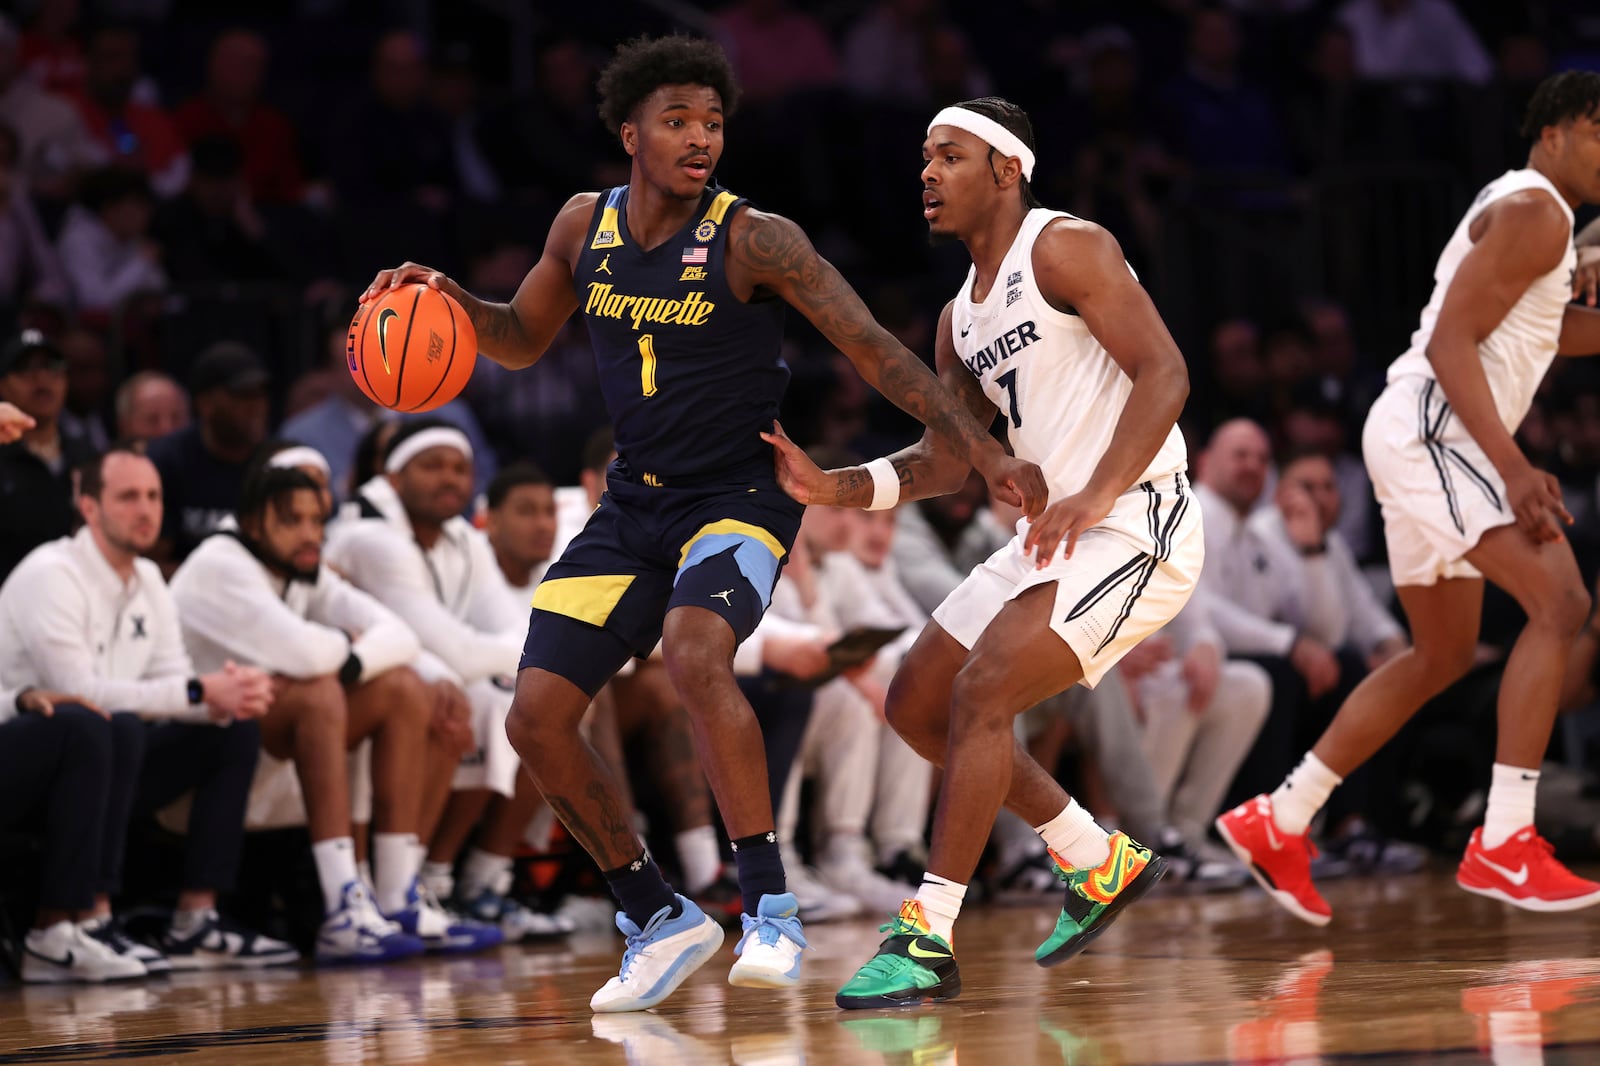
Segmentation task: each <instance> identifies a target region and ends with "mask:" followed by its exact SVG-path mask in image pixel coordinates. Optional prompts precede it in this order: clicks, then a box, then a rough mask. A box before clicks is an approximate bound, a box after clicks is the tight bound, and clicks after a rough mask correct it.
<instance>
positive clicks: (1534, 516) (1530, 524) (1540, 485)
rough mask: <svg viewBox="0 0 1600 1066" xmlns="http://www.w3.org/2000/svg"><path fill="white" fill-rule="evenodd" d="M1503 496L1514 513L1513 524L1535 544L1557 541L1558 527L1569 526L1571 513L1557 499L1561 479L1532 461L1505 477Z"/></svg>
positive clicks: (1560, 535) (1560, 536) (1559, 535)
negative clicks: (1508, 501) (1536, 465)
mask: <svg viewBox="0 0 1600 1066" xmlns="http://www.w3.org/2000/svg"><path fill="white" fill-rule="evenodd" d="M1506 497H1507V499H1509V500H1510V501H1511V511H1512V513H1513V514H1515V515H1516V516H1517V527H1518V528H1519V529H1521V530H1522V531H1523V532H1524V533H1526V534H1527V535H1528V539H1529V540H1532V541H1533V542H1534V543H1535V544H1547V543H1550V542H1552V541H1558V540H1561V539H1562V538H1563V534H1562V532H1561V527H1562V526H1563V525H1568V526H1570V525H1572V515H1571V514H1570V513H1569V512H1568V511H1567V505H1566V503H1565V502H1563V500H1562V499H1561V482H1559V481H1557V480H1556V476H1555V475H1554V474H1550V473H1546V472H1545V471H1543V470H1540V469H1538V468H1537V467H1535V466H1534V465H1533V464H1532V463H1527V462H1524V463H1523V464H1522V466H1521V468H1520V469H1518V470H1515V471H1513V472H1512V473H1511V476H1509V477H1507V478H1506Z"/></svg>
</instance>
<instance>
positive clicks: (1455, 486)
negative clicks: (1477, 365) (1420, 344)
mask: <svg viewBox="0 0 1600 1066" xmlns="http://www.w3.org/2000/svg"><path fill="white" fill-rule="evenodd" d="M1361 453H1362V457H1363V458H1364V459H1365V460H1366V463H1367V474H1368V475H1369V476H1370V477H1371V478H1372V488H1373V491H1374V492H1375V493H1376V494H1377V497H1378V503H1379V505H1380V506H1381V507H1382V508H1383V535H1384V540H1385V541H1386V542H1387V543H1388V545H1389V572H1390V573H1391V574H1392V575H1393V576H1394V583H1395V584H1396V585H1397V586H1398V585H1432V584H1434V583H1436V582H1437V581H1439V579H1440V578H1452V577H1478V576H1480V575H1479V573H1478V570H1477V568H1476V567H1474V566H1473V565H1472V564H1471V563H1469V562H1467V560H1466V559H1465V558H1464V557H1465V555H1466V554H1467V552H1469V551H1471V550H1472V549H1473V548H1475V547H1477V545H1478V541H1479V540H1481V539H1482V538H1483V535H1484V534H1485V533H1487V532H1488V531H1489V530H1491V529H1494V528H1496V527H1498V526H1503V525H1507V524H1509V523H1511V522H1515V521H1516V515H1514V514H1513V513H1512V511H1511V505H1510V504H1509V503H1508V502H1507V501H1506V487H1505V483H1504V482H1502V481H1501V480H1500V475H1499V474H1498V473H1497V472H1496V471H1495V468H1494V464H1492V463H1490V462H1489V458H1488V456H1486V455H1484V454H1483V449H1482V448H1480V447H1478V444H1477V442H1476V441H1474V440H1473V439H1472V438H1471V437H1470V436H1469V435H1468V434H1467V431H1466V430H1465V429H1464V428H1463V427H1462V425H1461V421H1460V419H1458V418H1456V416H1455V412H1454V411H1453V410H1451V407H1450V405H1449V403H1447V402H1446V401H1445V398H1444V390H1443V389H1442V388H1440V387H1439V383H1438V382H1437V381H1434V380H1433V379H1432V378H1426V377H1421V376H1407V377H1403V378H1399V379H1398V380H1396V381H1393V382H1391V383H1390V384H1389V385H1388V387H1387V388H1385V389H1384V390H1383V393H1382V394H1381V395H1380V396H1379V397H1378V399H1377V401H1376V402H1375V403H1374V404H1373V405H1372V410H1371V411H1369V412H1368V413H1367V423H1366V427H1365V428H1364V429H1363V430H1362V433H1361Z"/></svg>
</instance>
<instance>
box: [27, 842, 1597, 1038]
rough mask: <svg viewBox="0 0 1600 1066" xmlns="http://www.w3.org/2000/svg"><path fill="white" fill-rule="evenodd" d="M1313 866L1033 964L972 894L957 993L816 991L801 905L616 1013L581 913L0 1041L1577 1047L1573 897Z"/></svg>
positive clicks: (819, 951) (281, 974)
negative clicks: (600, 1008) (854, 1006)
mask: <svg viewBox="0 0 1600 1066" xmlns="http://www.w3.org/2000/svg"><path fill="white" fill-rule="evenodd" d="M1589 873H1590V874H1591V875H1592V873H1593V872H1592V871H1589ZM1327 889H1328V891H1327V896H1328V899H1329V902H1330V903H1332V905H1333V907H1334V921H1333V924H1332V925H1330V926H1329V927H1328V928H1327V929H1325V930H1318V929H1313V928H1311V927H1310V926H1307V925H1303V924H1301V923H1300V922H1298V921H1296V920H1294V919H1293V918H1291V917H1289V916H1288V915H1286V914H1283V913H1281V912H1280V911H1279V910H1278V909H1277V908H1276V907H1274V906H1272V905H1271V904H1270V903H1268V902H1267V900H1266V899H1265V898H1264V897H1263V896H1262V895H1261V894H1260V893H1259V892H1256V891H1255V890H1253V889H1252V890H1249V891H1246V892H1242V893H1238V894H1234V895H1229V896H1221V897H1196V896H1179V895H1168V896H1164V897H1161V898H1153V899H1149V900H1146V901H1144V902H1143V903H1141V904H1139V905H1138V906H1137V907H1135V908H1134V909H1133V910H1131V911H1129V913H1128V914H1127V915H1126V916H1125V917H1124V918H1123V919H1122V920H1121V922H1120V923H1119V924H1118V925H1117V926H1116V927H1115V928H1114V929H1112V930H1111V931H1110V932H1108V933H1107V934H1106V935H1105V936H1104V937H1103V938H1102V939H1101V940H1100V941H1099V942H1098V944H1097V945H1096V947H1095V948H1094V949H1092V950H1091V951H1090V952H1088V953H1086V954H1085V955H1083V956H1082V957H1080V958H1078V959H1075V960H1073V961H1072V962H1069V963H1067V964H1066V965H1064V966H1061V967H1059V968H1057V969H1054V970H1041V969H1039V968H1038V967H1037V966H1035V965H1034V963H1033V948H1034V946H1035V945H1036V944H1037V943H1038V942H1039V940H1041V939H1042V938H1043V937H1044V935H1045V934H1046V933H1047V932H1048V930H1049V927H1050V924H1051V922H1052V921H1053V920H1054V915H1053V913H1051V912H1050V911H1048V910H1047V909H1045V908H1042V907H1041V908H1037V909H1016V908H1011V909H1003V908H982V909H977V910H974V911H972V912H971V913H970V914H968V915H966V916H964V917H963V918H962V919H961V921H960V923H959V925H958V926H957V930H956V953H957V958H958V959H959V960H960V961H961V971H962V981H963V985H964V992H963V994H962V996H961V997H960V998H959V999H958V1000H956V1001H954V1002H952V1003H948V1004H942V1005H937V1006H928V1007H923V1008H920V1009H917V1010H913V1011H907V1012H899V1013H892V1012H884V1011H870V1012H868V1011H862V1012H844V1011H840V1010H837V1009H836V1008H835V1007H834V1005H833V992H834V990H835V989H836V988H837V987H838V985H839V984H840V983H842V982H843V981H844V980H845V978H847V977H848V976H849V975H850V973H851V972H853V970H854V969H855V967H856V966H858V965H859V964H860V963H861V962H862V961H863V960H864V959H865V958H866V957H867V955H868V954H869V953H870V950H871V947H872V946H873V945H874V944H876V943H877V940H878V939H879V935H880V934H879V933H878V932H877V930H876V928H875V924H874V923H871V922H865V921H857V922H849V923H843V924H837V925H824V926H815V927H813V928H811V929H808V930H807V933H808V936H809V937H810V939H811V945H812V948H813V950H812V951H811V952H809V953H808V958H807V963H806V966H807V969H806V977H805V982H804V984H803V986H802V987H801V988H800V989H798V990H795V991H793V992H787V993H770V992H758V991H754V990H747V989H735V988H729V987H728V986H727V984H726V983H725V979H726V974H727V969H728V966H729V965H730V964H731V962H732V960H733V955H732V951H731V948H730V947H724V948H723V951H722V954H721V955H720V956H719V957H718V959H717V960H716V961H714V962H712V963H711V964H709V965H708V966H706V967H705V968H704V969H702V970H701V971H700V972H699V973H698V974H696V975H695V976H694V977H693V978H691V979H690V981H689V983H688V984H687V985H685V986H684V987H683V988H682V989H680V990H679V991H678V993H677V994H676V995H675V996H674V997H673V998H672V999H670V1000H668V1001H667V1003H666V1004H664V1005H663V1006H661V1007H659V1008H657V1009H656V1010H655V1011H654V1012H650V1013H646V1014H637V1015H606V1016H595V1015H592V1014H591V1013H590V1011H589V1008H588V999H589V995H590V993H592V992H593V991H594V990H595V989H596V988H597V987H599V986H600V985H601V984H602V983H604V981H605V980H606V978H607V977H608V976H610V975H611V974H612V973H614V972H615V969H616V965H617V960H618V958H619V957H620V953H621V950H622V944H621V939H620V938H618V937H612V936H601V935H588V936H584V937H579V938H576V939H574V940H572V941H569V942H568V943H566V944H565V945H562V946H554V947H527V948H504V949H501V950H500V951H499V952H498V953H495V954H490V955H485V956H478V957H473V958H467V959H455V960H444V959H435V960H428V961H424V962H421V963H417V964H409V965H398V966H390V967H381V968H378V967H372V968H365V969H350V970H313V969H310V968H303V969H297V968H289V969H282V970H273V971H265V972H261V973H256V974H242V975H241V974H226V975H219V974H185V975H179V976H175V977H171V978H166V979H153V980H149V981H145V982H141V983H137V984H127V985H120V986H116V985H112V986H101V987H85V986H76V987H65V986H63V987H35V986H30V987H20V986H17V985H15V984H5V985H0V1064H3V1063H63V1062H107V1061H112V1060H128V1059H132V1060H135V1061H139V1062H183V1063H196V1064H198V1063H230V1064H231V1063H238V1064H241V1066H246V1064H267V1063H271V1064H276V1066H284V1064H290V1063H318V1064H326V1066H342V1064H355V1063H489V1062H496V1063H498V1062H528V1063H548V1064H562V1066H566V1064H573V1066H589V1064H610V1066H623V1064H629V1066H673V1064H678V1063H685V1064H695V1066H699V1064H723V1063H735V1064H739V1066H753V1064H760V1066H781V1064H791V1063H794V1064H798V1063H809V1064H830V1066H831V1064H835V1063H838V1064H847V1066H853V1064H860V1066H868V1064H870V1066H879V1064H884V1066H898V1064H917V1066H933V1064H938V1066H944V1064H957V1063H960V1064H963V1066H973V1064H979V1066H988V1064H997V1066H1058V1064H1072V1066H1077V1064H1099V1063H1180V1062H1183V1063H1188V1062H1200V1063H1210V1062H1241V1063H1270V1062H1295V1063H1315V1062H1347V1061H1359V1062H1364V1063H1366V1062H1388V1061H1418V1060H1421V1059H1436V1060H1444V1061H1449V1062H1454V1063H1467V1062H1492V1063H1495V1064H1496V1066H1510V1064H1516V1066H1534V1064H1539V1063H1552V1064H1553V1063H1568V1062H1571V1063H1600V958H1597V957H1596V956H1597V954H1600V952H1597V950H1596V949H1597V948H1600V923H1597V920H1596V913H1595V912H1593V911H1579V912H1576V913H1573V914H1556V915H1534V914H1527V913H1524V912H1520V911H1514V910H1512V909H1510V908H1507V907H1504V906H1502V905H1500V904H1498V903H1494V902H1492V901H1490V900H1485V899H1479V898H1477V897H1475V896H1471V895H1468V894H1466V893H1464V892H1462V891H1460V890H1459V889H1457V888H1456V887H1455V885H1454V882H1453V880H1451V878H1450V877H1449V876H1448V874H1446V873H1444V872H1435V873H1432V874H1427V875H1420V876H1416V877H1409V878H1402V879H1396V880H1393V881H1389V882H1387V883H1380V882H1374V881H1343V882H1335V883H1332V884H1330V885H1328V886H1327ZM731 943H732V939H731V938H730V940H729V944H730V945H731Z"/></svg>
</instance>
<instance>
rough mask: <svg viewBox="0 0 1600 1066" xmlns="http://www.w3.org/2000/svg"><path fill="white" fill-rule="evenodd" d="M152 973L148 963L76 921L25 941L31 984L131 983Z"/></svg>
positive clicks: (25, 968)
mask: <svg viewBox="0 0 1600 1066" xmlns="http://www.w3.org/2000/svg"><path fill="white" fill-rule="evenodd" d="M148 974H149V971H148V970H146V969H145V966H144V963H142V962H140V961H139V960H138V959H136V958H134V957H133V956H132V955H126V954H121V953H119V952H117V951H115V950H113V949H112V948H111V947H110V946H109V945H107V944H105V943H104V942H102V941H101V940H99V939H97V938H95V937H93V936H90V935H89V934H88V933H87V932H85V931H84V929H83V927H82V926H80V925H78V924H76V923H74V922H70V921H66V920H62V921H59V922H57V923H55V924H54V925H52V926H49V927H48V928H45V929H33V930H30V931H29V932H28V935H27V936H26V937H24V938H23V941H22V979H23V981H25V982H27V983H28V984H30V985H35V984H39V985H44V984H66V983H72V982H89V983H99V982H101V981H127V980H131V979H132V978H135V977H145V976H148Z"/></svg>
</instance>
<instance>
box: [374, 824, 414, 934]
mask: <svg viewBox="0 0 1600 1066" xmlns="http://www.w3.org/2000/svg"><path fill="white" fill-rule="evenodd" d="M416 847H417V836H416V834H415V833H374V834H372V870H373V873H375V874H376V875H377V877H376V879H375V880H374V881H373V883H372V891H373V895H374V897H375V898H376V901H377V904H378V909H379V910H380V911H382V912H383V913H384V914H396V913H398V912H400V911H403V910H405V906H406V889H408V888H410V887H411V879H412V878H413V877H415V876H416V875H417V859H416Z"/></svg>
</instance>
